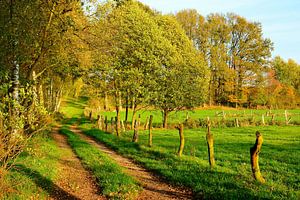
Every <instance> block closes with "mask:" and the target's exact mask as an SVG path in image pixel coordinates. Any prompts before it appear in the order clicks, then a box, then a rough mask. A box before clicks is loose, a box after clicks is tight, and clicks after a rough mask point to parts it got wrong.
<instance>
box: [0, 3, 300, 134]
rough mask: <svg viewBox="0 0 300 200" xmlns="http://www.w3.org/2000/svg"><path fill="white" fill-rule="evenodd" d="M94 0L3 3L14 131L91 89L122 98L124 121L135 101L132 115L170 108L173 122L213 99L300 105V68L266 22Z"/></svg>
mask: <svg viewBox="0 0 300 200" xmlns="http://www.w3.org/2000/svg"><path fill="white" fill-rule="evenodd" d="M93 3H95V2H93V1H79V0H74V1H63V0H48V1H45V0H33V1H16V0H4V1H1V2H0V11H1V12H0V17H1V18H0V19H1V21H0V38H1V40H0V44H1V49H0V66H1V68H0V74H1V76H0V98H1V100H2V101H1V113H2V114H1V116H2V118H3V119H5V120H2V121H4V122H3V123H4V124H5V123H7V125H3V126H2V127H6V128H5V129H6V130H15V129H16V127H21V129H22V127H31V128H29V129H28V130H30V131H33V130H35V129H38V128H37V127H38V125H37V124H39V123H38V122H39V121H41V117H35V116H39V113H52V112H57V111H58V110H59V107H60V103H61V98H62V96H63V95H66V94H72V95H75V96H76V95H78V93H79V90H80V88H81V87H84V88H85V89H84V91H85V92H86V93H89V94H90V95H92V96H96V97H99V98H103V99H106V100H107V99H108V97H113V99H114V105H115V108H116V111H117V118H118V120H117V123H118V125H119V126H120V110H121V106H124V107H125V108H126V111H128V110H129V108H130V107H131V108H132V110H133V119H132V120H131V121H132V123H133V122H134V119H135V115H136V112H137V111H138V110H140V109H143V108H145V107H147V106H148V107H149V106H151V107H155V108H157V109H160V110H161V111H162V113H163V116H164V117H163V124H164V127H167V119H168V115H169V113H170V112H173V111H178V110H183V109H193V108H195V107H197V106H202V105H204V104H209V105H228V106H243V107H254V106H268V107H271V106H273V107H276V106H278V107H293V106H297V105H299V95H300V91H299V73H300V67H299V65H298V64H297V63H296V62H295V61H293V60H289V61H284V60H283V59H282V58H280V57H276V58H274V59H272V58H271V52H272V50H273V44H272V42H271V40H270V39H266V38H264V37H263V34H262V26H261V24H260V23H257V22H251V21H248V20H247V19H245V18H243V17H241V16H239V15H236V14H233V13H229V14H226V15H223V14H210V15H208V16H207V17H204V16H201V15H200V14H199V13H197V11H196V10H192V9H191V10H183V11H180V12H177V13H175V14H168V15H163V14H161V13H160V12H158V11H155V10H153V9H151V8H149V7H148V6H146V5H144V4H142V3H140V2H139V1H135V0H119V1H116V0H114V1H113V0H109V1H106V2H104V3H98V4H97V5H96V4H95V5H93ZM28 108H31V109H28ZM22 112H24V113H22ZM25 113H27V114H25ZM127 113H128V112H127ZM25 115H26V117H24V116H25ZM21 116H23V117H22V119H23V122H22V123H21V124H19V125H14V123H13V121H15V120H13V119H15V117H21ZM33 116H34V117H33ZM31 118H32V119H31ZM126 120H127V118H126ZM28 123H30V124H28ZM30 131H28V132H30Z"/></svg>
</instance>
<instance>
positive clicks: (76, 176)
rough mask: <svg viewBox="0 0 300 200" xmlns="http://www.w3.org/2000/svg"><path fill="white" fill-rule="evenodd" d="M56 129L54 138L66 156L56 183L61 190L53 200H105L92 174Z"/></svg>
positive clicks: (60, 163)
mask: <svg viewBox="0 0 300 200" xmlns="http://www.w3.org/2000/svg"><path fill="white" fill-rule="evenodd" d="M58 130H59V128H58V127H56V128H54V129H53V131H52V136H53V138H54V140H55V141H56V143H57V144H58V146H59V147H60V148H61V149H62V150H63V152H64V155H63V156H62V157H61V159H60V161H59V166H58V167H59V169H60V173H61V174H60V176H59V178H58V181H57V182H56V183H55V185H57V187H58V188H60V190H55V189H54V193H56V194H55V195H51V196H52V197H53V199H64V200H65V199H86V200H91V199H95V200H104V199H105V198H104V197H103V196H101V195H99V191H98V187H97V185H96V182H95V181H94V179H93V177H92V176H91V174H90V173H89V172H88V171H87V170H85V169H84V167H83V166H82V164H81V162H80V160H79V158H77V156H76V155H75V154H74V152H73V151H72V149H71V147H70V146H69V145H68V143H67V140H66V137H65V136H63V135H61V134H59V133H58Z"/></svg>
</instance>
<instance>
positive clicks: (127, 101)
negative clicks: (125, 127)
mask: <svg viewBox="0 0 300 200" xmlns="http://www.w3.org/2000/svg"><path fill="white" fill-rule="evenodd" d="M128 104H129V96H128V92H127V96H126V105H125V124H127V121H128V110H129V105H128Z"/></svg>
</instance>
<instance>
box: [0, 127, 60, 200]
mask: <svg viewBox="0 0 300 200" xmlns="http://www.w3.org/2000/svg"><path fill="white" fill-rule="evenodd" d="M62 153H63V152H62V151H61V150H60V149H59V148H58V147H57V145H56V144H55V142H54V141H53V139H52V138H50V137H49V132H44V133H42V134H39V135H37V136H35V137H33V138H32V139H31V141H30V143H29V145H28V147H27V148H26V149H25V151H24V152H22V153H21V155H20V156H19V157H18V158H17V160H16V162H15V165H14V166H13V168H12V169H11V170H9V171H8V174H7V175H6V176H5V178H4V180H2V182H1V183H0V190H2V191H0V198H1V199H47V198H49V196H52V195H53V193H54V191H55V190H57V189H58V188H57V186H56V185H55V183H54V182H55V180H56V179H57V177H58V174H59V170H58V168H57V165H58V162H59V159H60V157H61V155H62Z"/></svg>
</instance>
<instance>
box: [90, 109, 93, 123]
mask: <svg viewBox="0 0 300 200" xmlns="http://www.w3.org/2000/svg"><path fill="white" fill-rule="evenodd" d="M89 119H90V121H92V120H93V111H90V113H89Z"/></svg>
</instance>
